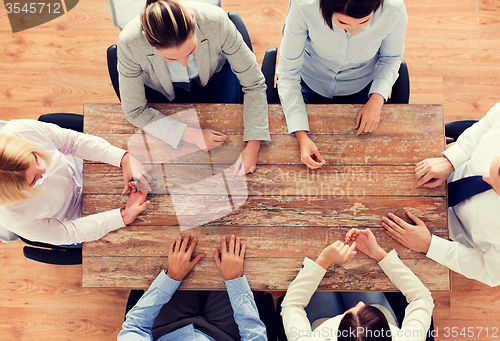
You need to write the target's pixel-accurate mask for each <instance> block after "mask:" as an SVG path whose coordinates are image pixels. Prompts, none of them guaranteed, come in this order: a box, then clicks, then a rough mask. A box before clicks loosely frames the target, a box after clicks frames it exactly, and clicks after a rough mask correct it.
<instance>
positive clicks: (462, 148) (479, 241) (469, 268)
mask: <svg viewBox="0 0 500 341" xmlns="http://www.w3.org/2000/svg"><path fill="white" fill-rule="evenodd" d="M499 139H500V103H497V105H496V106H494V107H493V108H492V109H490V111H488V113H487V114H486V116H485V117H483V118H482V119H481V120H480V121H479V122H477V123H476V124H474V125H473V126H472V127H470V128H469V129H467V130H466V131H465V132H464V133H463V134H462V135H460V137H459V138H458V140H457V142H456V143H455V144H454V145H453V146H452V147H450V148H449V149H447V150H446V151H444V152H443V156H442V157H439V158H431V159H426V160H424V161H422V162H420V163H418V164H417V167H416V168H415V175H416V177H417V179H418V181H417V182H416V183H415V184H414V185H413V186H412V188H417V187H419V186H422V185H423V186H424V187H428V188H435V187H437V186H439V185H441V184H443V183H444V181H445V180H446V179H448V183H451V182H452V181H456V180H459V179H464V178H466V177H470V176H477V175H479V176H482V178H483V180H484V181H485V182H486V183H488V184H490V185H491V187H492V188H491V189H489V190H486V191H484V192H482V193H479V194H476V195H473V196H471V197H470V198H468V199H465V200H463V201H461V202H459V203H458V204H456V205H455V206H453V207H449V208H448V227H449V230H450V239H451V241H449V240H445V239H443V238H440V237H437V236H435V235H431V233H430V232H429V230H428V229H427V227H426V225H425V223H424V222H423V221H422V220H420V219H419V218H417V217H416V216H415V215H414V214H412V213H410V212H407V215H408V217H409V218H410V219H412V220H413V221H414V222H415V223H416V225H411V224H408V223H406V222H404V221H403V220H402V219H400V218H399V217H397V216H395V215H393V214H389V215H388V218H387V217H383V218H382V221H383V222H382V226H384V228H385V229H386V230H387V232H388V234H389V235H390V236H391V237H392V238H394V239H395V240H397V241H398V242H400V243H401V244H403V245H405V246H406V247H408V248H410V249H412V250H414V251H418V252H424V253H426V255H427V257H429V258H431V259H433V260H435V261H436V262H438V263H440V264H442V265H444V266H447V267H448V268H450V269H451V270H453V271H456V272H458V273H460V274H463V275H464V276H466V277H468V278H472V279H476V280H478V281H480V282H483V283H485V284H487V285H489V286H497V285H499V284H500V195H499V194H500V143H499ZM468 189H470V188H468ZM451 199H452V198H451V197H450V198H449V200H451Z"/></svg>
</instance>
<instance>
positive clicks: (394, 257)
mask: <svg viewBox="0 0 500 341" xmlns="http://www.w3.org/2000/svg"><path fill="white" fill-rule="evenodd" d="M395 261H401V260H400V259H399V256H398V253H397V251H396V250H394V249H393V250H391V251H389V253H387V255H386V256H385V257H384V258H382V259H381V260H380V262H378V265H379V266H380V267H381V268H382V270H384V267H385V268H390V267H392V265H391V264H392V263H394V262H395ZM384 272H385V270H384Z"/></svg>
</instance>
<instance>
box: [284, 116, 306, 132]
mask: <svg viewBox="0 0 500 341" xmlns="http://www.w3.org/2000/svg"><path fill="white" fill-rule="evenodd" d="M286 125H287V127H288V133H289V134H292V133H295V132H296V131H299V130H304V131H307V132H309V120H308V118H307V114H300V113H297V114H294V115H290V116H286Z"/></svg>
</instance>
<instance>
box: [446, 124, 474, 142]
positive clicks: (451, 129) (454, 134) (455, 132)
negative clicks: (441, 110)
mask: <svg viewBox="0 0 500 341" xmlns="http://www.w3.org/2000/svg"><path fill="white" fill-rule="evenodd" d="M476 122H477V120H461V121H452V122H446V123H445V124H444V136H446V144H449V143H452V142H455V141H456V140H457V139H458V137H459V136H460V135H461V134H462V133H463V132H464V131H465V130H466V129H467V128H469V127H471V126H472V125H473V124H474V123H476Z"/></svg>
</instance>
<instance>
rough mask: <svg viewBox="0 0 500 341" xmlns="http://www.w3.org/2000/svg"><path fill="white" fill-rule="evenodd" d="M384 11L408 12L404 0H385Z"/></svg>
mask: <svg viewBox="0 0 500 341" xmlns="http://www.w3.org/2000/svg"><path fill="white" fill-rule="evenodd" d="M382 11H386V12H395V13H402V12H405V13H406V7H405V3H404V1H403V0H384V3H383V5H382Z"/></svg>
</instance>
